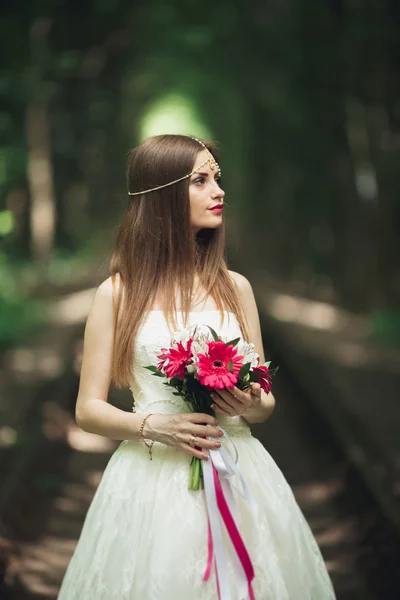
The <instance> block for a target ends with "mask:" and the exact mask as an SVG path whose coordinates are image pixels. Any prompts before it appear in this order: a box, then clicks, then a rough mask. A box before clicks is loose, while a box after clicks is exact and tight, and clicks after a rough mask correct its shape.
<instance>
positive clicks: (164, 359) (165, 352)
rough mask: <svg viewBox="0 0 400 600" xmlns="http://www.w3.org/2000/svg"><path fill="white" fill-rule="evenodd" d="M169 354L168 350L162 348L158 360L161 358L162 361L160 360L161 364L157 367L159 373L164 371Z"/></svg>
mask: <svg viewBox="0 0 400 600" xmlns="http://www.w3.org/2000/svg"><path fill="white" fill-rule="evenodd" d="M167 352H168V348H161V354H158V355H157V358H160V359H161V360H160V362H159V363H158V365H157V369H158V370H159V371H162V370H163V368H164V363H165V361H166V360H167V359H168V355H167Z"/></svg>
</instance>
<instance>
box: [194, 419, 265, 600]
mask: <svg viewBox="0 0 400 600" xmlns="http://www.w3.org/2000/svg"><path fill="white" fill-rule="evenodd" d="M218 429H220V430H221V431H222V432H223V433H224V435H225V437H226V439H227V440H229V441H230V442H231V444H232V445H233V447H234V450H235V460H234V461H233V460H232V458H231V456H230V455H229V454H228V452H227V451H226V450H225V448H224V447H223V446H221V448H218V449H215V450H214V449H208V448H204V450H205V451H206V452H207V454H208V455H209V460H203V461H202V467H203V479H204V489H205V495H206V502H207V509H208V516H209V520H210V528H211V534H212V538H213V545H214V555H215V567H216V574H217V577H218V582H219V589H220V600H232V597H231V592H230V587H229V578H228V568H227V558H226V551H225V548H224V543H223V537H222V527H221V525H222V523H221V521H223V520H222V516H221V514H220V511H219V508H218V504H217V497H216V490H215V484H214V475H213V468H212V464H214V466H215V468H216V470H217V472H218V474H219V476H220V482H221V488H222V490H223V493H224V496H225V499H226V503H227V505H228V508H229V510H230V512H231V515H232V518H233V520H234V522H235V524H236V527H237V528H238V529H239V523H238V514H237V507H236V502H235V499H234V496H233V493H232V487H234V488H235V489H236V491H237V492H238V493H239V494H240V495H241V496H242V497H243V498H244V500H245V501H246V503H247V504H248V506H249V509H250V511H251V513H252V515H253V517H254V518H255V519H257V514H258V509H257V505H256V503H255V501H254V499H253V497H252V496H251V494H250V491H249V490H248V488H247V485H246V482H245V481H244V479H243V476H242V474H241V473H240V471H239V469H238V468H237V466H236V464H237V462H238V452H237V448H236V446H235V444H234V443H233V442H232V440H231V439H230V437H229V436H228V434H227V433H226V431H224V429H222V427H219V426H218ZM207 439H209V440H216V439H217V438H213V437H211V436H207ZM234 475H237V476H238V478H239V480H240V482H241V484H242V488H243V492H242V491H241V490H239V489H238V488H236V486H233V484H232V483H231V482H230V479H231V478H232V477H233V476H234ZM231 486H232V487H231ZM233 556H234V559H233V564H234V573H235V579H236V586H235V587H236V589H237V590H238V593H239V600H247V598H248V580H247V577H246V573H245V571H244V568H243V566H242V563H241V561H240V560H239V557H238V555H237V553H236V550H235V549H233Z"/></svg>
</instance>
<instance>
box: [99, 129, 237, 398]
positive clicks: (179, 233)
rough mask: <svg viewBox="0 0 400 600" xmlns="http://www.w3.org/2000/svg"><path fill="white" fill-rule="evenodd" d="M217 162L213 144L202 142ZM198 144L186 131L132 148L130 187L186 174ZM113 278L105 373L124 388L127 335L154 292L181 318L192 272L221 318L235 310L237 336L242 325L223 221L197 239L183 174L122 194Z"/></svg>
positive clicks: (169, 314)
mask: <svg viewBox="0 0 400 600" xmlns="http://www.w3.org/2000/svg"><path fill="white" fill-rule="evenodd" d="M202 141H203V143H204V144H205V146H206V147H207V149H208V150H209V151H210V152H211V153H212V155H213V156H214V158H215V159H216V160H217V161H218V155H217V148H216V145H215V144H214V143H212V142H208V141H204V140H202ZM203 149H204V148H203V147H202V146H201V145H200V144H199V143H198V142H196V141H195V140H194V139H192V138H191V137H189V136H184V135H156V136H152V137H149V138H147V139H146V140H144V141H143V142H142V143H141V144H140V145H139V146H137V147H136V148H134V149H133V150H132V151H131V152H130V155H129V159H128V164H127V172H126V179H127V186H128V190H129V191H131V192H136V191H141V190H146V189H149V188H153V187H156V186H158V185H162V184H165V183H168V182H170V181H173V180H175V179H178V178H179V177H183V176H184V175H186V174H188V173H190V172H191V171H192V169H193V166H194V164H195V161H196V156H197V154H198V153H199V152H201V151H202V150H203ZM110 275H111V278H112V283H113V296H114V310H115V333H114V353H113V365H112V378H113V381H114V384H115V385H116V387H118V388H121V387H129V386H130V385H131V383H132V381H133V380H134V373H132V364H133V353H134V340H135V337H136V334H137V331H138V329H139V326H140V323H141V320H142V319H143V316H144V314H145V313H146V312H147V311H149V310H151V309H152V307H153V303H154V300H155V298H156V294H160V295H161V297H162V301H163V313H164V315H165V318H166V320H167V322H171V321H172V323H173V326H174V328H175V329H177V327H178V326H177V322H176V308H177V305H176V295H177V292H178V293H179V294H180V307H181V308H180V310H181V312H182V316H183V319H184V324H186V323H187V318H188V316H189V313H190V309H191V297H192V291H193V284H194V277H195V275H197V277H198V280H199V286H200V288H201V289H204V290H205V293H206V297H208V296H209V295H211V297H212V298H213V299H214V301H215V304H216V306H217V308H218V309H219V311H220V314H221V317H222V311H223V310H229V311H231V312H233V313H235V315H236V317H237V319H238V322H239V325H240V328H241V331H242V335H243V337H244V338H245V339H248V325H247V321H246V317H245V314H244V311H243V308H242V305H241V302H240V300H239V296H238V292H237V290H236V288H235V284H234V282H233V280H232V278H231V277H230V275H229V273H228V268H227V264H226V258H225V223H224V221H222V224H221V226H220V227H219V228H216V229H211V228H204V229H201V230H200V231H198V233H197V236H196V238H194V235H193V229H192V227H191V224H190V204H189V178H186V179H184V180H183V181H181V182H179V183H176V184H173V185H171V186H168V187H165V188H162V189H160V190H157V191H153V192H151V193H148V194H140V195H137V196H129V204H128V206H127V209H126V212H125V215H124V217H123V220H122V222H121V224H120V226H119V229H118V233H117V238H116V241H115V246H114V250H113V253H112V256H111V261H110Z"/></svg>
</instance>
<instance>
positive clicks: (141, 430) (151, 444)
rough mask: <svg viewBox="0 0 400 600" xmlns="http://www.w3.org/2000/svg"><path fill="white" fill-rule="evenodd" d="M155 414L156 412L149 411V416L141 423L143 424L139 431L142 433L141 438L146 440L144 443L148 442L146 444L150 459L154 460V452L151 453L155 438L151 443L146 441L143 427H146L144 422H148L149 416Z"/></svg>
mask: <svg viewBox="0 0 400 600" xmlns="http://www.w3.org/2000/svg"><path fill="white" fill-rule="evenodd" d="M153 414H154V413H149V414H148V415H147V416H146V417H145V418H144V419H143V422H142V424H141V426H140V430H139V433H140V438H141V439H142V440H143V441H144V443H145V444H146V446H147V447H148V448H149V454H150V460H153V457H152V454H151V453H152V448H153V444H154V440H151V442H150V444H148V443H147V442H146V440H145V439H144V435H143V428H144V424H145V423H146V421H147V419H148V418H149V417H151V415H153Z"/></svg>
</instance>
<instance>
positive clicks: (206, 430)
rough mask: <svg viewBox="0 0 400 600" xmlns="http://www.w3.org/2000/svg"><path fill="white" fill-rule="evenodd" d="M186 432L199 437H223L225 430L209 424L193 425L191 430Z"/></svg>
mask: <svg viewBox="0 0 400 600" xmlns="http://www.w3.org/2000/svg"><path fill="white" fill-rule="evenodd" d="M186 433H189V434H190V435H195V436H197V437H216V438H219V437H223V435H224V434H223V432H222V431H221V430H220V429H217V428H216V427H210V426H209V425H191V426H190V430H187V432H186Z"/></svg>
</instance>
